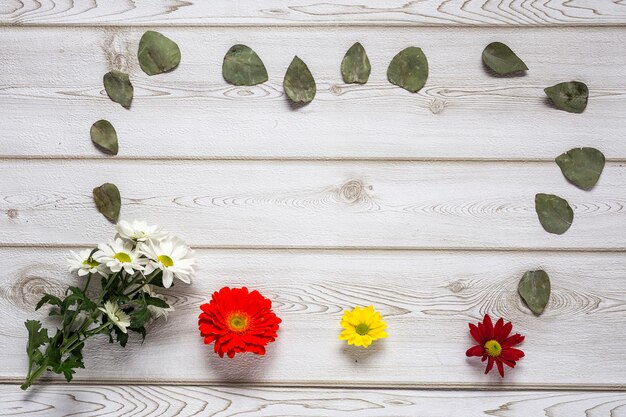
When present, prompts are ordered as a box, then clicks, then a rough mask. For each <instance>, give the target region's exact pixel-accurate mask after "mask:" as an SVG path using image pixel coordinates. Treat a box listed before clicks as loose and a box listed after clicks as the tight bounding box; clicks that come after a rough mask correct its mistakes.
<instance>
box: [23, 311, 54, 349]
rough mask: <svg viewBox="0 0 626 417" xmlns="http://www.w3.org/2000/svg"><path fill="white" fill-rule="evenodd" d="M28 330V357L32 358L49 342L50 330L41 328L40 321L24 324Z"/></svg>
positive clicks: (29, 321) (28, 321)
mask: <svg viewBox="0 0 626 417" xmlns="http://www.w3.org/2000/svg"><path fill="white" fill-rule="evenodd" d="M24 326H26V330H28V342H27V344H26V352H27V353H28V357H29V358H32V357H33V356H34V355H35V353H36V352H37V351H38V350H39V348H40V347H41V346H43V345H45V344H46V342H48V340H49V338H48V330H47V329H42V328H41V322H40V321H39V320H26V322H25V323H24Z"/></svg>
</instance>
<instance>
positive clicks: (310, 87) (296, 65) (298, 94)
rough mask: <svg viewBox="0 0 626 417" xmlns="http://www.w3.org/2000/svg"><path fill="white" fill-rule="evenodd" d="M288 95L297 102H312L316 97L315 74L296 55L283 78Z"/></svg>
mask: <svg viewBox="0 0 626 417" xmlns="http://www.w3.org/2000/svg"><path fill="white" fill-rule="evenodd" d="M283 89H284V90H285V93H287V97H289V98H290V99H291V101H294V102H296V103H310V102H311V101H313V99H314V98H315V93H316V92H317V88H316V86H315V79H314V78H313V74H311V71H309V67H307V65H306V64H305V63H304V61H302V60H301V59H300V58H298V57H297V56H295V57H294V58H293V60H292V61H291V64H289V68H287V72H286V73H285V78H284V80H283Z"/></svg>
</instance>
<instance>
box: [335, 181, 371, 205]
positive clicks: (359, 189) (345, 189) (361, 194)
mask: <svg viewBox="0 0 626 417" xmlns="http://www.w3.org/2000/svg"><path fill="white" fill-rule="evenodd" d="M339 196H340V197H341V198H342V199H343V200H344V201H345V202H347V203H356V202H357V201H359V200H362V199H364V198H365V190H364V189H363V184H362V183H361V181H359V180H350V181H348V182H346V183H345V184H344V185H342V186H341V188H340V189H339Z"/></svg>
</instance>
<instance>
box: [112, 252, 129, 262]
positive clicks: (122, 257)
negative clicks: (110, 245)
mask: <svg viewBox="0 0 626 417" xmlns="http://www.w3.org/2000/svg"><path fill="white" fill-rule="evenodd" d="M113 258H114V259H117V260H118V261H120V262H122V263H126V262H130V261H131V259H130V256H128V254H127V253H124V252H118V253H116V254H115V255H114V256H113Z"/></svg>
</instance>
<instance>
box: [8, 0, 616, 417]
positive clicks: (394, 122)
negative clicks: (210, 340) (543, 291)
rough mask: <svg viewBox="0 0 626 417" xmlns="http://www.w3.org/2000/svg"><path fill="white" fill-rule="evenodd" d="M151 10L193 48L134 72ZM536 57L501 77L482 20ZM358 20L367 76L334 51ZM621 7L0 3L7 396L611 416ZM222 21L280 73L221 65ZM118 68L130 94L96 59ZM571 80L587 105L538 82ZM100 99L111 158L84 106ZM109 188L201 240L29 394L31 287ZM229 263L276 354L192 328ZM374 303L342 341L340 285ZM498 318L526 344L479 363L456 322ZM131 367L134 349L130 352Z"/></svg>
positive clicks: (127, 207)
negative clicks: (528, 302) (236, 76)
mask: <svg viewBox="0 0 626 417" xmlns="http://www.w3.org/2000/svg"><path fill="white" fill-rule="evenodd" d="M147 29H154V30H158V31H160V32H162V33H163V34H165V35H167V36H168V37H170V38H172V39H173V40H175V41H176V42H177V43H178V45H179V46H180V48H181V51H182V56H183V58H182V63H181V65H180V67H179V68H178V69H176V70H175V71H174V72H172V73H169V74H164V75H159V76H154V77H148V76H147V75H145V74H144V73H143V72H141V70H140V69H139V66H138V63H137V61H136V50H137V44H138V41H139V38H140V36H141V34H142V33H143V32H144V31H145V30H147ZM496 40H498V41H502V42H505V43H507V44H508V45H509V46H511V47H512V48H513V50H515V51H516V52H517V53H518V54H519V55H520V56H521V57H522V58H523V59H524V61H525V62H526V63H527V65H528V66H529V67H530V71H528V73H527V75H525V76H520V77H504V78H502V77H493V76H490V75H489V74H488V73H487V72H486V71H485V69H484V68H483V66H482V63H481V58H480V56H481V52H482V49H483V48H484V46H485V45H487V44H488V43H489V42H492V41H496ZM355 41H360V42H361V43H362V44H363V45H364V46H365V48H366V50H367V52H368V54H369V57H370V60H371V62H372V67H373V68H372V74H371V77H370V81H369V82H368V84H366V85H364V86H356V85H344V84H343V83H342V81H341V76H340V73H339V63H340V61H341V58H342V56H343V54H344V53H345V51H346V50H347V48H348V47H349V46H350V45H352V44H353V43H354V42H355ZM624 41H626V3H624V2H623V1H609V0H567V1H566V0H540V1H532V2H531V1H515V0H499V1H498V0H468V1H444V0H424V1H407V0H384V1H383V0H378V1H367V2H365V1H358V0H343V1H341V4H339V3H338V2H330V1H329V2H326V3H325V2H318V1H313V0H290V1H281V0H267V1H263V2H259V1H240V2H233V1H231V0H212V1H201V0H193V1H178V0H159V1H150V0H136V1H112V0H111V1H105V0H74V1H72V0H39V1H35V0H21V1H18V0H2V2H0V63H1V65H0V127H1V133H0V259H1V260H2V274H0V312H1V313H2V320H1V324H0V351H1V352H2V360H1V361H0V363H1V365H0V382H2V384H3V385H0V414H1V415H28V416H45V417H49V416H61V415H72V416H77V415H80V416H96V415H98V416H103V415H107V416H121V415H133V416H147V415H160V416H174V415H180V416H189V415H199V416H206V415H215V416H229V415H235V414H236V415H238V416H243V415H246V416H274V415H281V416H305V415H306V416H320V415H355V416H383V415H384V416H420V417H422V416H428V417H431V416H432V417H434V416H462V417H474V416H487V415H489V416H507V417H512V416H523V417H534V416H543V415H545V416H563V417H575V416H594V417H595V416H613V417H615V416H626V392H624V390H625V388H626V360H625V359H626V331H624V330H625V326H626V256H625V251H626V167H625V166H624V162H625V161H626V113H625V109H626V47H625V46H624ZM235 43H244V44H247V45H249V46H251V47H252V48H253V49H255V50H256V51H257V52H258V53H259V55H260V56H261V58H262V59H263V60H264V62H265V65H266V67H267V69H268V72H269V74H270V79H269V81H268V82H267V83H265V84H263V85H260V86H256V87H234V86H231V85H228V84H227V83H226V82H225V81H224V80H223V79H222V77H221V61H222V58H223V55H224V53H225V52H226V51H227V50H228V48H229V47H230V46H231V45H233V44H235ZM411 45H413V46H419V47H421V48H422V49H423V50H424V52H425V53H426V55H427V57H428V60H429V64H430V77H429V79H428V82H427V84H426V86H425V87H424V89H422V90H421V91H420V92H419V93H418V94H411V93H408V92H407V91H404V90H402V89H400V88H397V87H395V86H392V85H391V84H389V83H388V82H387V80H386V67H387V64H388V63H389V61H390V59H391V58H392V57H393V55H395V54H396V53H397V52H398V51H399V50H401V49H403V48H404V47H407V46H411ZM295 54H297V55H298V56H300V57H301V58H302V59H303V60H304V61H305V62H306V63H307V64H308V66H309V68H310V69H311V71H312V73H313V75H314V76H315V79H316V81H317V86H318V95H317V97H316V99H315V101H313V102H312V103H311V104H309V105H308V106H306V107H302V108H299V109H293V108H292V107H291V106H290V105H289V103H288V101H287V99H286V97H285V95H284V93H283V91H282V77H283V75H284V72H285V70H286V68H287V66H288V64H289V62H290V61H291V59H292V58H293V56H294V55H295ZM111 69H119V70H123V71H127V72H129V73H130V74H131V79H132V81H133V83H134V86H135V100H134V102H133V105H132V108H131V109H130V110H125V109H123V108H122V107H120V106H119V105H117V104H115V103H113V102H112V101H110V100H109V99H108V98H107V97H106V94H105V93H104V91H103V87H102V75H103V74H104V73H105V72H107V71H108V70H111ZM569 80H580V81H583V82H585V83H587V85H588V86H589V88H590V98H589V106H588V107H587V110H586V111H585V112H584V113H583V114H580V115H574V114H569V113H565V112H562V111H559V110H556V109H554V108H553V107H551V106H550V105H549V103H548V102H547V101H546V98H545V95H544V93H543V88H544V87H546V86H550V85H552V84H555V83H557V82H561V81H569ZM101 118H106V119H108V120H110V121H111V122H112V123H113V124H114V126H115V127H116V129H117V132H118V135H119V137H120V153H119V155H118V156H116V157H113V158H111V157H107V156H103V155H102V154H101V153H99V152H98V151H97V150H96V149H95V148H94V147H93V145H92V144H91V142H90V140H89V133H88V132H89V127H90V126H91V124H92V123H93V122H95V121H96V120H98V119H101ZM579 146H594V147H596V148H598V149H600V150H602V151H603V152H604V154H605V155H606V157H607V164H606V167H605V171H604V173H603V175H602V177H601V178H600V181H599V183H598V184H597V185H596V187H595V188H594V189H593V190H592V191H590V192H584V191H581V190H579V189H577V188H575V187H574V186H572V185H570V184H569V183H567V181H566V180H565V179H564V178H563V176H562V175H561V172H560V170H559V168H558V167H557V165H556V164H555V163H554V161H553V159H554V157H555V156H557V155H558V154H560V153H562V152H564V151H566V150H568V149H570V148H573V147H579ZM103 182H113V183H116V184H117V185H118V186H119V188H120V190H121V193H122V197H123V209H122V217H123V218H125V219H129V220H131V219H145V220H148V221H149V222H151V223H158V224H161V225H163V226H164V227H165V228H166V229H168V230H169V231H173V232H176V233H178V234H180V235H181V236H183V237H184V238H185V239H186V240H187V241H188V242H189V243H190V244H192V246H194V247H195V248H196V249H197V254H198V259H199V272H198V276H197V278H196V279H195V281H194V282H193V285H191V286H184V285H179V286H177V287H176V288H175V289H174V290H173V291H172V292H171V294H173V297H174V299H175V308H176V312H175V313H174V314H173V315H172V316H171V318H170V320H169V321H168V322H167V323H165V324H163V323H159V324H160V325H159V326H155V327H154V328H152V329H150V333H149V335H148V337H147V339H146V342H145V343H144V344H143V345H142V344H141V343H140V342H139V341H137V340H135V341H132V342H130V343H129V345H128V346H127V347H126V349H122V348H120V347H119V346H116V345H108V344H106V343H98V342H95V343H92V344H91V345H89V346H88V347H87V348H86V351H85V356H86V364H87V369H85V370H81V371H80V372H78V374H77V375H76V378H75V381H74V382H73V383H72V384H71V385H67V384H65V383H64V382H63V381H62V380H61V379H59V378H54V377H53V378H49V379H48V380H47V381H46V382H45V383H44V384H41V385H40V386H37V387H35V388H34V389H32V390H31V391H30V392H28V393H26V394H24V393H22V392H21V391H20V390H19V388H18V385H17V384H18V383H19V382H20V381H21V378H22V377H23V375H24V372H25V369H26V354H25V344H26V338H25V336H26V332H25V329H24V326H23V322H24V321H25V320H26V319H27V318H32V317H40V318H42V319H45V312H41V313H37V314H36V313H34V311H33V310H34V305H35V304H36V302H37V301H38V299H39V297H40V296H41V293H42V292H44V291H47V292H59V291H62V289H63V288H64V287H65V286H67V285H68V284H71V283H75V282H76V281H77V278H75V277H72V276H70V275H69V274H68V273H67V272H66V265H65V257H66V256H67V252H68V250H70V249H74V248H82V247H90V246H92V245H94V244H95V243H97V242H100V241H103V240H105V239H107V238H108V237H109V236H110V235H111V234H112V233H113V229H112V226H111V224H110V223H108V222H107V220H105V219H104V217H103V216H102V215H100V214H99V213H98V212H97V211H96V209H95V208H94V204H93V201H92V197H91V190H92V188H93V187H95V186H97V185H100V184H101V183H103ZM537 192H548V193H554V194H558V195H560V196H562V197H564V198H566V199H567V200H568V201H569V202H570V204H571V205H572V207H573V208H574V212H575V220H574V224H573V226H572V227H571V229H570V230H569V231H568V232H567V233H566V234H565V235H562V236H556V235H550V234H548V233H546V232H545V231H544V230H543V229H542V228H541V226H540V224H539V222H538V220H537V217H536V214H535V211H534V195H535V194H536V193H537ZM539 268H542V269H545V270H546V271H547V272H548V273H549V274H550V277H551V280H552V288H553V293H552V297H551V299H550V302H549V304H548V307H547V309H546V312H545V313H544V314H543V315H542V316H541V317H535V316H533V315H532V314H531V313H530V312H529V310H528V309H527V308H526V307H524V306H523V305H522V303H521V301H520V299H519V297H518V295H517V292H516V288H517V282H518V281H519V279H520V277H521V275H522V274H523V273H524V272H525V271H527V270H531V269H539ZM224 285H230V286H239V285H247V286H249V287H254V288H258V289H259V290H261V291H262V292H263V293H264V294H265V295H267V296H269V297H270V298H271V299H272V300H273V302H274V305H275V310H276V311H277V313H278V314H279V316H280V317H282V319H283V321H284V323H283V325H282V327H281V330H280V333H279V339H278V341H277V342H276V343H275V344H273V345H272V346H270V348H269V351H268V355H267V356H266V357H252V356H245V355H244V356H241V357H238V358H236V359H235V360H227V359H220V358H219V357H217V356H215V355H214V354H213V353H212V349H211V347H207V346H204V345H203V344H202V340H201V338H200V337H199V336H198V333H197V326H196V319H197V315H198V313H199V310H198V306H199V304H200V303H202V302H203V301H204V300H205V299H206V298H207V297H208V296H209V295H210V294H211V293H212V292H213V291H214V290H217V289H219V288H220V287H222V286H224ZM358 304H360V305H368V304H374V305H375V306H376V307H377V308H378V309H379V310H380V311H382V313H383V314H384V316H385V318H386V319H387V322H388V324H389V335H390V336H389V338H388V339H386V340H384V341H381V342H377V343H375V344H374V345H373V346H372V347H371V348H370V349H368V350H363V351H359V350H353V349H349V348H347V347H346V346H344V345H343V344H342V342H340V341H339V340H337V335H338V333H339V331H340V329H339V319H340V317H341V312H342V310H343V309H345V308H349V307H351V306H353V305H358ZM485 313H490V314H492V315H493V316H496V317H497V316H501V315H502V316H504V317H506V318H507V319H509V320H511V321H513V323H514V325H515V330H516V331H519V332H521V333H523V334H525V335H526V341H525V342H524V344H523V345H522V348H523V350H524V351H525V352H526V357H525V358H524V359H522V360H521V361H520V362H519V363H518V367H517V368H516V369H515V370H512V371H510V372H507V375H506V378H505V379H504V380H502V379H501V378H500V377H499V376H498V375H497V373H496V372H492V374H490V375H483V366H482V364H481V363H480V362H479V361H477V360H476V358H472V359H467V358H466V357H465V350H466V349H467V348H468V347H469V346H470V345H471V343H472V342H471V339H470V337H469V334H468V331H467V323H468V322H469V321H478V319H479V318H480V317H481V316H482V315H483V314H485ZM120 369H122V371H120Z"/></svg>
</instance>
